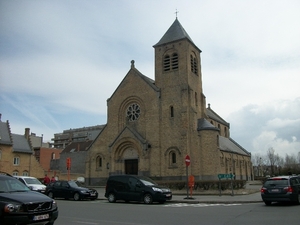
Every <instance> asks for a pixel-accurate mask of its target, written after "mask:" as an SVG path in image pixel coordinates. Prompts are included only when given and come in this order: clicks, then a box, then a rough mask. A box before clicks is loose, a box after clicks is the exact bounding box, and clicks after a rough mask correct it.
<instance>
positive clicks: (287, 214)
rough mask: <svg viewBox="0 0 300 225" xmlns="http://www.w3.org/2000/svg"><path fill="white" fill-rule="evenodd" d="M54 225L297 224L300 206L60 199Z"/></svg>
mask: <svg viewBox="0 0 300 225" xmlns="http://www.w3.org/2000/svg"><path fill="white" fill-rule="evenodd" d="M57 202H58V206H59V217H58V219H57V221H56V223H55V225H71V224H72V225H84V224H86V225H182V224H188V225H193V224H197V225H199V224H200V225H202V224H203V225H241V224H243V225H254V224H259V225H264V224H266V225H270V224H272V225H282V224H289V225H298V224H299V220H300V217H299V210H300V206H297V205H290V204H274V205H272V206H265V205H264V204H263V203H234V204H219V203H215V204H207V203H197V204H187V203H167V204H152V205H145V204H142V203H122V202H120V203H108V202H107V201H103V200H96V201H78V202H77V201H73V200H57Z"/></svg>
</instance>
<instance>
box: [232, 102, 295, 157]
mask: <svg viewBox="0 0 300 225" xmlns="http://www.w3.org/2000/svg"><path fill="white" fill-rule="evenodd" d="M299 111H300V98H296V99H293V100H277V101H271V102H267V103H265V104H262V105H248V106H246V107H244V108H243V109H241V110H239V111H236V112H234V113H232V114H230V116H229V117H228V120H229V121H231V135H232V136H233V138H234V139H235V138H236V140H237V141H238V142H239V143H240V144H241V145H242V146H244V147H245V148H246V149H247V150H249V151H251V152H252V153H266V152H267V150H268V149H269V148H270V147H272V148H274V149H275V152H276V153H278V154H279V155H280V156H282V157H284V156H285V154H290V155H291V154H297V153H298V152H300V141H299V140H300V119H299V115H298V114H299Z"/></svg>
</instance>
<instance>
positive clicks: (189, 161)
mask: <svg viewBox="0 0 300 225" xmlns="http://www.w3.org/2000/svg"><path fill="white" fill-rule="evenodd" d="M190 164H191V158H190V156H189V155H186V157H185V165H186V166H189V165H190Z"/></svg>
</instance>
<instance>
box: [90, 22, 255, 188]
mask: <svg viewBox="0 0 300 225" xmlns="http://www.w3.org/2000/svg"><path fill="white" fill-rule="evenodd" d="M153 47H154V49H155V80H152V79H150V78H148V77H146V76H144V75H143V74H142V73H140V72H139V71H138V70H137V69H136V68H135V65H134V61H132V62H131V68H130V70H129V72H128V73H127V75H126V76H125V78H124V79H123V81H122V82H121V83H120V85H119V86H118V88H117V89H116V90H115V92H114V93H113V94H112V96H111V97H110V98H109V99H108V100H107V107H108V111H107V112H108V113H107V116H108V117H107V124H106V125H105V127H104V128H103V129H102V131H101V132H100V134H99V136H98V137H97V138H96V139H95V141H94V142H93V143H92V144H91V146H90V147H89V152H88V156H87V160H86V170H85V171H86V173H85V176H86V178H87V179H88V183H89V184H92V185H93V184H97V183H102V182H104V181H105V180H106V179H107V177H108V176H109V175H111V174H139V175H146V176H150V177H152V178H155V179H163V180H185V179H186V165H185V163H184V159H185V156H186V155H189V156H190V158H191V164H190V166H189V167H188V172H189V174H193V175H194V176H195V179H196V180H216V179H217V175H218V174H220V173H233V172H234V173H236V174H237V175H238V176H236V179H250V178H251V175H252V166H251V154H250V153H249V152H247V151H246V150H245V149H243V148H242V147H241V146H239V145H238V144H237V143H236V142H234V141H233V140H232V139H230V137H229V123H227V122H226V121H224V120H223V119H222V118H221V117H219V116H218V115H217V114H216V113H215V112H213V111H212V110H211V109H210V107H208V108H206V98H205V95H204V93H203V90H202V73H201V57H200V53H201V50H200V49H199V48H198V47H197V46H196V45H195V44H194V43H193V41H192V40H191V38H190V37H189V36H188V34H187V33H186V31H185V30H184V29H183V27H182V26H181V24H180V23H179V21H178V20H177V19H176V20H175V21H174V23H173V24H172V26H171V27H170V28H169V30H168V31H167V32H166V34H165V35H164V36H163V37H162V38H161V40H160V41H159V42H158V43H157V44H156V45H154V46H153Z"/></svg>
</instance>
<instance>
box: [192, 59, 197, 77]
mask: <svg viewBox="0 0 300 225" xmlns="http://www.w3.org/2000/svg"><path fill="white" fill-rule="evenodd" d="M191 71H192V72H193V73H195V74H197V73H198V64H197V59H196V57H195V56H193V55H191Z"/></svg>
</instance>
